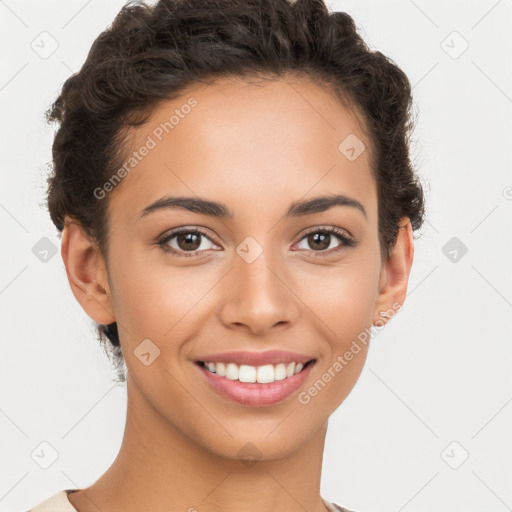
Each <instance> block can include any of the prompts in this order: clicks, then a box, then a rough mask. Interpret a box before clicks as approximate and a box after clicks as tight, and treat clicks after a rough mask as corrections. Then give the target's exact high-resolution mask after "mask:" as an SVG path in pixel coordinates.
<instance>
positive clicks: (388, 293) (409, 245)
mask: <svg viewBox="0 0 512 512" xmlns="http://www.w3.org/2000/svg"><path fill="white" fill-rule="evenodd" d="M413 258H414V240H413V236H412V226H411V221H410V219H409V218H407V217H405V218H403V219H400V222H399V230H398V234H397V240H396V243H395V245H394V246H393V247H392V249H391V251H390V255H389V258H388V259H387V261H385V262H384V263H383V268H382V273H381V283H380V286H381V288H380V290H379V297H378V299H377V303H376V306H375V310H374V319H373V324H374V325H383V324H384V323H385V321H386V320H384V318H386V319H388V320H389V319H390V318H391V317H392V316H393V315H394V314H395V313H397V312H398V309H399V308H398V309H397V307H396V305H397V304H399V305H400V307H401V306H402V305H403V303H404V301H405V297H406V295H407V286H408V283H409V275H410V271H411V267H412V261H413ZM383 282H384V284H383ZM381 312H385V313H387V316H384V315H381Z"/></svg>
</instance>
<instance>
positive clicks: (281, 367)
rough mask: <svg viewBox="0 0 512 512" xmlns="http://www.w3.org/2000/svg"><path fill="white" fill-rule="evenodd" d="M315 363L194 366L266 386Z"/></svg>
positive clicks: (209, 364) (220, 375)
mask: <svg viewBox="0 0 512 512" xmlns="http://www.w3.org/2000/svg"><path fill="white" fill-rule="evenodd" d="M315 362H316V359H310V360H309V361H307V362H306V363H305V364H301V363H296V362H290V363H279V364H265V365H261V366H251V365H245V364H241V365H237V364H235V363H212V362H208V361H196V364H197V365H198V366H200V367H202V368H205V370H207V371H209V372H210V373H213V374H216V375H218V376H219V377H225V378H227V379H229V380H233V381H239V382H247V383H259V384H268V383H272V382H275V381H279V380H286V379H288V378H290V377H293V376H294V375H297V374H299V373H301V372H302V371H304V369H305V368H307V367H308V366H311V365H312V364H314V363H315Z"/></svg>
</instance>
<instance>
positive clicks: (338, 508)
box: [323, 500, 355, 512]
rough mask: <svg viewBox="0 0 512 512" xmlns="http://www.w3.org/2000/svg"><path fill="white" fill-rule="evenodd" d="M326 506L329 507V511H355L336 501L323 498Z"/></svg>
mask: <svg viewBox="0 0 512 512" xmlns="http://www.w3.org/2000/svg"><path fill="white" fill-rule="evenodd" d="M323 502H324V503H325V505H326V507H327V508H328V509H329V512H355V511H354V510H351V509H349V508H345V507H342V506H340V505H338V504H337V503H334V502H333V501H327V500H323Z"/></svg>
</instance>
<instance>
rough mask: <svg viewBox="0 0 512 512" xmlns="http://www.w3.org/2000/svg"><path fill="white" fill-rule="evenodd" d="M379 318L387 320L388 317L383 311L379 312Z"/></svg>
mask: <svg viewBox="0 0 512 512" xmlns="http://www.w3.org/2000/svg"><path fill="white" fill-rule="evenodd" d="M380 316H383V317H384V318H389V315H388V314H387V313H386V312H385V311H381V312H380Z"/></svg>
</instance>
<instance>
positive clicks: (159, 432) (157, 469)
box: [68, 372, 327, 512]
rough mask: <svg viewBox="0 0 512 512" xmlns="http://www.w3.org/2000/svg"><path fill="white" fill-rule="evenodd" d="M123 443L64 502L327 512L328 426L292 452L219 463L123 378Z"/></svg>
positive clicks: (206, 511) (205, 510)
mask: <svg viewBox="0 0 512 512" xmlns="http://www.w3.org/2000/svg"><path fill="white" fill-rule="evenodd" d="M127 391H128V407H127V420H126V427H125V432H124V437H123V442H122V445H121V448H120V451H119V453H118V456H117V457H116V459H115V461H114V462H113V464H112V465H111V466H110V468H109V469H108V470H107V471H106V472H105V473H104V474H103V475H102V476H101V477H100V478H99V479H98V480H97V481H96V482H95V483H94V484H93V485H92V486H90V487H87V488H84V489H83V490H80V491H78V492H76V493H72V494H70V495H69V496H68V499H69V501H70V502H71V503H72V504H73V505H74V506H75V508H77V510H79V511H80V512H88V511H89V510H90V511H93V510H94V511H98V510H103V511H109V512H118V511H119V512H121V511H125V510H152V511H154V512H160V511H161V512H164V511H165V512H175V511H176V512H177V511H184V510H186V511H191V512H194V511H195V510H197V511H201V512H216V511H223V512H239V511H240V510H244V512H261V511H262V510H278V511H279V512H303V511H304V510H307V511H310V512H325V511H326V507H325V505H324V503H323V500H322V498H321V496H320V476H321V468H322V457H323V449H324V441H325V434H326V430H327V422H325V423H324V424H322V426H321V428H319V429H318V430H317V431H316V432H315V433H314V434H313V435H312V436H310V438H309V439H308V440H307V442H306V443H305V444H303V445H301V447H300V449H299V450H298V451H296V452H294V453H291V454H288V455H286V456H283V457H281V458H275V459H273V460H267V459H266V458H265V457H264V454H261V458H260V459H259V460H255V461H252V462H251V461H249V460H247V459H245V460H240V459H239V458H226V457H221V456H219V455H218V454H216V453H213V452H212V451H210V450H208V449H207V448H206V447H205V446H204V445H200V444H198V443H197V442H196V441H194V440H193V439H191V438H190V437H188V436H187V433H186V432H183V431H181V430H180V429H179V428H178V427H177V426H176V425H173V424H171V423H169V421H167V420H166V419H165V418H164V417H162V416H161V415H160V414H159V413H158V411H156V410H155V409H154V408H153V407H152V406H151V404H150V403H149V402H148V401H147V400H146V399H145V397H144V395H143V394H142V393H141V392H140V390H139V388H138V386H137V385H136V383H135V382H134V381H133V380H132V378H131V377H130V373H129V372H128V377H127Z"/></svg>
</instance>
